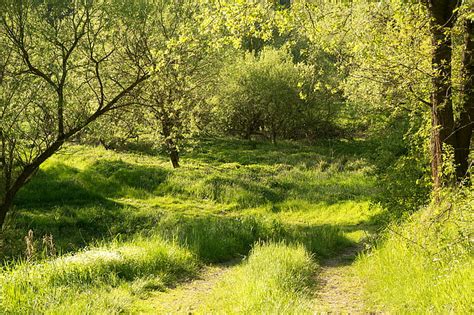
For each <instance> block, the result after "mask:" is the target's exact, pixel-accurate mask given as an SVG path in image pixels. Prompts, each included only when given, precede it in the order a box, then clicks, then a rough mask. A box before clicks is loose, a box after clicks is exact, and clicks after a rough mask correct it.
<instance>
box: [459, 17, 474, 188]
mask: <svg viewBox="0 0 474 315" xmlns="http://www.w3.org/2000/svg"><path fill="white" fill-rule="evenodd" d="M463 49H464V50H463V57H462V69H461V72H462V84H463V85H462V91H461V93H462V103H461V114H460V116H459V119H458V121H457V122H456V131H455V136H456V148H455V151H454V156H455V162H456V178H457V180H458V182H463V181H464V180H465V179H467V177H468V175H469V174H468V169H469V152H470V146H471V141H472V133H473V127H474V20H470V19H466V20H465V21H464V47H463ZM466 182H468V181H466Z"/></svg>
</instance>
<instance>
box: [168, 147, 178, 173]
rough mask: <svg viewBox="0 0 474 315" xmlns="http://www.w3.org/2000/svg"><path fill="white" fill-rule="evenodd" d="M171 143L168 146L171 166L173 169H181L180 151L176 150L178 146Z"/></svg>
mask: <svg viewBox="0 0 474 315" xmlns="http://www.w3.org/2000/svg"><path fill="white" fill-rule="evenodd" d="M170 142H171V143H169V144H168V150H169V155H170V160H171V164H172V165H173V168H178V167H179V153H178V149H177V148H176V145H175V144H174V142H173V141H170Z"/></svg>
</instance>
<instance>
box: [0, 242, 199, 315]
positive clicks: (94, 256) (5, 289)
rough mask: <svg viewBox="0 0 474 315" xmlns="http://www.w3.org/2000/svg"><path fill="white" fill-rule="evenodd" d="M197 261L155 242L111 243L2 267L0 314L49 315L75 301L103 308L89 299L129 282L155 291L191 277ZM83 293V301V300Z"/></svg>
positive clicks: (102, 302)
mask: <svg viewBox="0 0 474 315" xmlns="http://www.w3.org/2000/svg"><path fill="white" fill-rule="evenodd" d="M197 268H198V262H197V260H196V258H195V257H194V255H192V254H191V253H190V252H189V251H187V250H185V249H183V248H180V247H178V246H176V245H172V244H170V243H167V242H164V241H163V240H162V239H161V238H159V237H153V238H147V239H144V238H137V239H135V240H133V241H129V242H125V243H122V242H115V243H112V244H109V245H106V246H103V247H97V248H93V249H89V250H85V251H82V252H79V253H77V254H75V255H66V256H62V257H59V258H56V259H51V260H47V261H43V262H39V263H30V262H20V263H17V264H14V265H12V266H11V267H4V270H3V271H2V273H1V276H0V297H1V299H0V309H1V310H2V311H3V312H5V313H15V314H27V313H44V312H53V311H54V310H55V309H56V308H62V307H63V304H71V303H73V304H74V308H75V310H76V311H77V310H78V309H77V307H80V305H81V303H79V305H76V302H75V301H76V299H77V300H78V301H81V299H85V300H84V302H86V301H87V303H85V304H84V305H82V306H83V307H86V309H85V310H84V311H86V310H88V311H94V312H95V308H98V309H100V307H106V306H107V305H106V304H107V301H106V299H105V300H104V299H102V298H99V299H98V300H96V301H95V302H97V305H96V304H95V303H94V301H93V300H92V301H91V300H88V299H89V298H90V295H91V294H92V295H94V292H95V293H96V294H102V293H107V292H109V291H111V290H113V288H118V287H120V286H122V285H124V284H126V283H127V281H128V282H133V281H135V282H136V281H143V279H152V281H153V283H154V286H155V287H154V288H155V289H160V288H161V289H163V288H164V286H166V285H169V284H171V283H175V282H176V281H177V280H179V279H180V278H183V277H186V276H190V275H193V274H195V273H196V271H197ZM82 294H85V296H86V298H84V297H83V296H82Z"/></svg>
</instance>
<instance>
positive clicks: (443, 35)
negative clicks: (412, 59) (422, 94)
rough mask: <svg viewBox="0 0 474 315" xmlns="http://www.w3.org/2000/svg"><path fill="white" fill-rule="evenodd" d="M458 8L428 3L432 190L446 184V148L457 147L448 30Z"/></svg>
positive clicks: (443, 1)
mask: <svg viewBox="0 0 474 315" xmlns="http://www.w3.org/2000/svg"><path fill="white" fill-rule="evenodd" d="M457 5H458V4H456V1H450V0H429V1H427V8H428V11H429V13H430V15H431V25H430V29H431V36H432V43H433V53H432V67H433V72H434V75H433V79H432V84H433V91H432V95H431V103H432V109H431V122H432V133H431V155H432V156H431V170H432V176H433V184H434V188H435V189H438V188H440V187H441V186H443V185H444V184H446V183H447V179H446V178H444V176H443V174H442V168H443V153H444V152H445V149H446V148H445V145H447V144H448V145H451V146H453V147H456V137H455V136H454V135H453V132H454V114H453V105H452V98H451V94H452V86H451V84H452V82H451V57H452V42H451V29H452V27H453V25H454V22H455V20H456V14H455V8H456V6H457Z"/></svg>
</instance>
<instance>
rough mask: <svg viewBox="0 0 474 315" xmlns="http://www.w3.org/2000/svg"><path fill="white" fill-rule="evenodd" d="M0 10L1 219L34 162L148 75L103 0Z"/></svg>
mask: <svg viewBox="0 0 474 315" xmlns="http://www.w3.org/2000/svg"><path fill="white" fill-rule="evenodd" d="M0 12H1V16H0V43H1V45H2V50H1V51H2V52H1V54H2V61H1V65H2V66H1V69H2V79H1V80H0V83H1V86H0V95H1V103H0V104H1V108H0V113H1V123H0V126H1V127H0V128H1V130H0V131H1V132H0V136H1V138H0V141H1V152H0V161H1V164H0V168H1V172H2V175H1V184H2V187H1V188H0V224H3V223H4V220H5V217H6V214H7V213H8V211H9V209H10V208H11V206H12V203H13V199H14V197H15V195H16V194H17V192H18V191H19V190H20V189H21V188H22V187H23V186H24V185H25V184H26V183H27V182H28V181H29V180H30V179H31V178H32V177H33V176H34V174H35V173H36V171H37V170H38V168H39V166H40V165H41V164H42V163H43V162H44V161H46V160H47V159H48V158H49V157H51V156H52V155H53V154H54V153H55V152H57V151H58V150H59V149H60V148H61V146H62V145H63V144H64V143H65V141H67V140H68V139H70V138H71V137H72V136H74V135H75V134H77V133H78V132H79V131H81V130H82V129H84V128H85V127H86V126H87V125H89V124H90V123H91V122H93V121H95V120H96V119H97V118H99V117H100V116H102V115H104V114H105V113H107V112H109V111H111V110H114V109H117V108H119V107H123V106H126V105H127V104H129V103H130V99H129V96H130V93H131V92H132V91H133V90H134V89H135V88H136V87H137V86H139V85H140V84H141V83H142V82H143V81H145V80H146V79H147V78H148V73H147V71H146V68H145V64H144V63H143V62H142V61H141V57H140V56H139V55H138V54H137V50H136V47H137V45H136V44H135V43H136V41H137V40H138V39H139V36H138V35H137V33H134V32H128V33H126V32H120V31H118V30H120V29H121V28H123V27H124V26H123V25H121V24H120V22H119V21H120V18H119V17H120V12H118V11H115V10H113V6H110V3H109V2H107V1H52V0H42V1H37V0H28V1H27V0H25V1H13V0H11V1H10V0H6V1H2V2H1V8H0ZM129 31H133V30H129ZM5 52H8V53H5Z"/></svg>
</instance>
